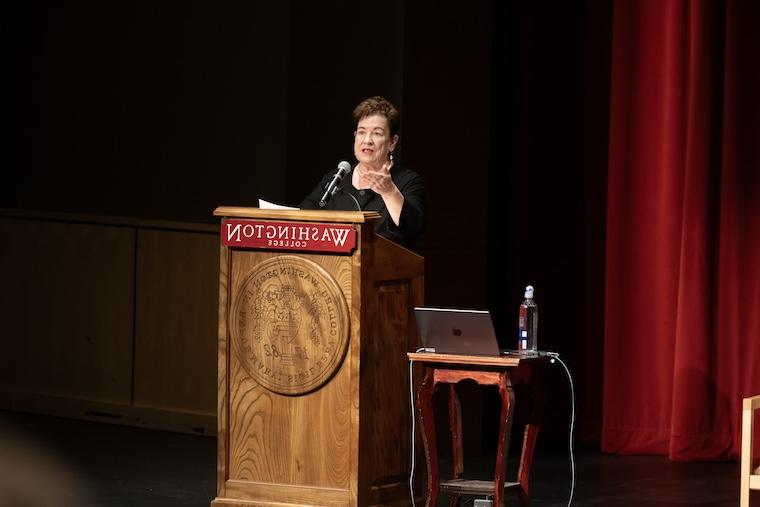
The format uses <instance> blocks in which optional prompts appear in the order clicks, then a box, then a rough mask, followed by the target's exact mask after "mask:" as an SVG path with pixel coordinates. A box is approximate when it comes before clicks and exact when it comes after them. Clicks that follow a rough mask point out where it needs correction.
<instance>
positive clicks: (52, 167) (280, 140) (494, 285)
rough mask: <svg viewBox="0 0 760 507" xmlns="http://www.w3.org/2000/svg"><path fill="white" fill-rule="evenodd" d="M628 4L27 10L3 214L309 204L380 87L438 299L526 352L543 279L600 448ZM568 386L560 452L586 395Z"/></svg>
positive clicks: (184, 212) (560, 417) (17, 9)
mask: <svg viewBox="0 0 760 507" xmlns="http://www.w3.org/2000/svg"><path fill="white" fill-rule="evenodd" d="M611 11H612V7H611V3H610V2H609V1H602V0H598V1H593V0H588V1H586V2H556V3H552V4H551V5H545V4H544V3H535V2H527V1H526V2H498V1H492V2H491V1H485V2H470V3H468V4H462V3H461V2H455V1H453V0H446V1H435V2H434V1H419V2H417V1H415V2H403V1H402V0H393V1H390V2H383V3H382V4H361V3H350V2H343V1H339V0H332V1H324V2H306V1H297V0H292V1H290V2H287V1H274V0H272V1H270V2H241V3H235V4H234V5H231V4H228V3H220V4H209V3H207V2H200V1H191V2H182V3H179V2H178V3H176V4H174V3H148V2H107V3H100V2H85V1H78V2H68V3H66V4H62V5H59V4H58V3H56V2H45V1H39V2H26V3H17V4H14V7H13V11H12V12H10V13H9V14H8V16H7V18H6V30H7V32H8V33H9V40H11V41H12V46H11V52H12V60H11V62H12V63H11V66H12V69H11V72H10V73H9V74H10V76H11V79H12V82H13V85H14V90H13V94H12V95H11V108H10V110H11V117H12V126H13V129H12V130H13V132H12V135H11V156H10V157H9V164H8V165H7V167H6V170H5V171H4V182H3V185H2V187H1V188H2V189H1V190H0V207H4V208H19V209H31V210H47V211H61V212H75V213H94V214H105V215H120V216H133V217H143V218H156V219H170V220H182V221H191V222H213V221H214V219H213V217H212V210H213V209H214V207H216V206H217V205H222V204H224V205H254V204H255V203H256V199H257V198H259V197H263V198H266V199H269V200H273V201H277V202H282V203H286V204H296V203H297V202H298V201H300V199H301V197H302V196H303V195H304V194H305V193H306V192H307V191H308V190H309V189H310V188H311V187H312V186H313V185H314V184H315V183H316V182H317V180H318V179H319V177H320V176H321V175H322V174H323V173H324V172H326V171H327V170H330V169H331V168H333V167H334V166H335V165H336V164H337V162H338V161H340V160H342V159H344V158H347V157H350V156H351V143H352V137H351V132H352V127H353V125H352V123H351V118H350V113H351V110H352V108H353V106H354V105H355V104H356V103H357V102H358V101H359V100H360V99H362V98H364V97H367V96H370V95H375V94H381V95H385V96H387V97H388V98H389V99H391V100H392V101H395V102H396V103H397V104H398V105H400V108H401V110H402V130H401V136H402V141H401V145H400V158H401V161H402V163H404V164H405V165H407V166H409V167H411V168H413V169H415V170H417V171H418V172H420V174H421V175H422V176H423V177H424V178H425V179H426V182H427V188H428V192H429V202H428V208H429V215H428V216H429V223H430V226H429V228H428V231H427V232H426V234H425V235H424V236H423V238H422V239H421V241H420V244H419V248H418V250H419V252H420V253H421V254H422V255H424V256H425V258H426V303H428V304H431V305H442V306H443V305H445V306H458V307H477V308H482V307H489V308H490V309H491V310H492V311H493V312H494V315H495V319H496V324H497V328H498V331H499V332H500V335H501V338H502V340H503V345H504V346H512V345H513V336H514V329H513V328H514V321H515V318H516V317H515V314H516V308H517V305H518V304H519V302H520V300H521V299H522V291H523V288H524V286H525V285H526V284H528V283H531V284H533V285H534V286H535V287H536V298H537V301H538V304H539V307H540V314H541V320H540V322H541V326H540V332H539V342H540V346H541V347H542V348H550V349H553V350H558V351H559V352H560V353H561V354H562V356H563V358H565V360H566V362H567V363H568V365H569V366H570V368H571V369H572V370H573V373H574V374H575V375H576V386H577V388H578V403H579V408H580V416H579V429H580V434H581V437H582V438H584V439H587V440H591V441H597V440H598V434H599V424H600V423H599V420H600V418H599V414H600V408H599V407H600V403H601V402H600V398H601V346H602V340H601V336H602V335H601V333H602V329H603V301H604V299H603V287H604V283H603V272H604V209H605V191H606V180H605V176H604V175H605V169H606V159H607V124H608V112H609V106H608V104H609V95H608V93H609V92H608V87H609V50H610V23H611V21H610V20H611ZM553 372H554V373H553V375H552V378H551V379H550V382H551V389H552V396H553V397H554V400H555V402H556V403H555V404H554V405H552V406H551V408H550V409H549V410H550V414H549V416H548V417H547V421H549V424H548V426H547V431H546V433H545V436H547V437H551V436H556V438H557V440H558V441H559V440H562V439H563V438H564V432H565V431H566V428H567V422H568V414H569V406H568V402H569V399H568V397H567V395H566V394H565V393H566V389H567V387H566V386H567V383H566V381H565V380H564V378H563V377H562V373H561V370H559V369H555V370H553ZM484 399H485V401H486V405H487V407H490V406H492V405H493V403H491V402H492V401H493V400H491V399H489V398H488V396H486V397H485V398H484ZM483 430H484V432H485V435H486V441H487V440H488V435H489V434H490V433H491V432H492V431H493V428H491V427H489V426H488V425H487V424H486V426H484V428H483Z"/></svg>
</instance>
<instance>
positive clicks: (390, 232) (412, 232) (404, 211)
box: [299, 164, 425, 249]
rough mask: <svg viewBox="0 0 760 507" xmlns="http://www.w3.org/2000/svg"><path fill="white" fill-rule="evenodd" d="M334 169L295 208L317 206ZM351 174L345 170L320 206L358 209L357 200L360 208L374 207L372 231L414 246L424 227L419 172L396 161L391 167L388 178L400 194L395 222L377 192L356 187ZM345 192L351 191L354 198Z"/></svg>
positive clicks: (365, 209) (371, 209)
mask: <svg viewBox="0 0 760 507" xmlns="http://www.w3.org/2000/svg"><path fill="white" fill-rule="evenodd" d="M336 172H337V170H333V171H330V172H329V173H327V174H325V175H324V177H322V180H321V181H320V182H319V183H318V184H317V186H316V187H315V188H314V190H312V191H311V193H310V194H309V195H308V196H306V199H304V200H303V202H302V203H301V204H300V205H299V208H301V209H320V207H319V200H320V199H321V198H322V195H323V194H324V193H325V189H326V188H327V185H329V184H330V181H332V179H333V176H335V173H336ZM351 176H352V175H351V173H349V174H347V175H346V176H345V177H344V178H343V182H342V184H341V190H339V191H338V192H337V193H336V194H335V195H334V196H333V197H332V198H331V199H330V200H329V201H328V202H327V205H326V206H325V207H324V208H322V209H330V210H344V211H359V210H358V209H357V206H356V205H357V202H358V204H359V206H360V207H361V211H377V212H379V213H380V214H381V215H382V218H381V219H380V222H379V223H377V224H376V225H375V232H377V233H378V234H379V235H381V236H383V237H385V238H388V239H390V240H391V241H394V242H396V243H398V244H399V245H402V246H404V247H406V248H410V249H411V248H414V243H415V239H416V238H417V236H419V235H420V234H422V232H423V231H424V229H425V185H424V183H423V181H422V178H421V177H420V175H419V174H417V173H416V172H414V171H412V170H410V169H407V168H405V167H402V166H400V165H397V164H396V165H394V166H393V167H392V168H391V179H392V180H393V183H395V184H396V186H397V187H398V189H399V191H400V192H401V194H402V195H403V196H404V206H403V207H402V208H401V217H400V219H399V225H398V226H396V224H395V223H393V220H391V217H390V215H389V214H388V210H387V209H386V208H385V203H384V202H383V198H382V197H380V194H376V193H375V192H373V191H372V190H357V189H356V188H355V187H354V185H353V184H352V183H351ZM348 194H351V195H353V196H354V197H355V198H356V201H357V202H354V200H353V199H352V198H351V196H350V195H348Z"/></svg>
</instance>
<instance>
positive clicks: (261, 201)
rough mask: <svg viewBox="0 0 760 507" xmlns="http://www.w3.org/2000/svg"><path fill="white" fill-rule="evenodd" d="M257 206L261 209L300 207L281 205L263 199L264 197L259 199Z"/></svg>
mask: <svg viewBox="0 0 760 507" xmlns="http://www.w3.org/2000/svg"><path fill="white" fill-rule="evenodd" d="M259 208H261V209H300V208H293V207H291V206H283V205H282V204H275V203H273V202H269V201H265V200H264V199H259Z"/></svg>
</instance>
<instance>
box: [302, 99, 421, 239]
mask: <svg viewBox="0 0 760 507" xmlns="http://www.w3.org/2000/svg"><path fill="white" fill-rule="evenodd" d="M353 117H354V124H355V130H354V156H355V157H356V160H357V161H358V163H357V164H356V165H355V166H354V168H353V171H352V172H351V174H350V177H349V176H347V177H346V178H345V179H344V181H343V182H342V185H341V187H340V189H339V190H338V191H337V192H336V193H335V194H334V195H333V196H332V197H330V198H329V200H327V201H326V203H324V207H323V208H322V209H331V210H358V209H361V210H362V211H377V212H379V213H380V215H382V218H381V220H380V222H379V223H378V224H377V225H376V226H375V231H376V232H377V233H378V234H380V235H381V236H384V237H386V238H388V239H390V240H392V241H395V242H396V243H398V244H400V245H402V246H405V247H407V248H413V247H414V241H415V239H416V238H417V236H419V235H420V234H421V233H422V231H423V230H424V228H425V186H424V184H423V181H422V178H421V177H420V175H419V174H417V173H416V172H414V171H412V170H410V169H407V168H405V167H402V166H400V165H399V164H394V162H393V149H394V148H395V147H396V144H398V140H399V137H398V128H399V120H400V115H399V112H398V110H397V109H396V107H395V106H394V105H393V104H391V103H390V102H388V101H387V100H386V99H384V98H383V97H370V98H368V99H366V100H363V101H362V102H361V103H360V104H359V105H358V106H356V108H355V109H354V113H353ZM336 172H337V171H335V170H333V171H330V172H329V173H327V174H326V175H325V176H324V177H323V178H322V181H321V182H320V183H319V184H318V185H317V186H316V187H315V188H314V190H312V192H311V193H310V194H309V195H308V196H307V197H306V199H304V201H303V202H302V203H301V204H300V205H299V207H300V208H302V209H320V201H322V197H323V196H324V195H325V189H326V188H327V187H328V186H329V185H330V182H331V181H333V179H334V177H335V173H336Z"/></svg>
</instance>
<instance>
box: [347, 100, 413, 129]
mask: <svg viewBox="0 0 760 507" xmlns="http://www.w3.org/2000/svg"><path fill="white" fill-rule="evenodd" d="M374 115H380V116H385V117H386V118H387V119H388V125H389V126H390V130H391V132H390V134H391V136H395V135H396V134H398V129H399V125H400V123H401V114H400V113H399V112H398V109H396V106H394V105H393V104H391V103H390V101H388V100H387V99H385V98H384V97H380V96H375V97H370V98H368V99H364V100H362V101H361V102H360V103H359V105H358V106H356V107H355V108H354V113H353V117H354V126H356V125H358V124H359V121H360V120H361V119H362V118H366V117H367V116H374Z"/></svg>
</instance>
